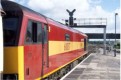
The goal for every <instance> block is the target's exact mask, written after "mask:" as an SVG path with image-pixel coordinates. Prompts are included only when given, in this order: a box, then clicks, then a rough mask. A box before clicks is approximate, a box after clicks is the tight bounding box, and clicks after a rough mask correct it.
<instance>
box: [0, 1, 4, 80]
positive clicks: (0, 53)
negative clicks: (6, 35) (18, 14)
mask: <svg viewBox="0 0 121 80" xmlns="http://www.w3.org/2000/svg"><path fill="white" fill-rule="evenodd" d="M2 10H3V9H2V5H1V0H0V80H1V79H2V72H3V58H4V54H3V25H2V12H3V11H2Z"/></svg>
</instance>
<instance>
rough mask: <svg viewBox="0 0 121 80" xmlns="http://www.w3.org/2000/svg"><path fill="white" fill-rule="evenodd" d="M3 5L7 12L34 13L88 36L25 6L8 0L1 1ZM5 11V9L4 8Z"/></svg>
mask: <svg viewBox="0 0 121 80" xmlns="http://www.w3.org/2000/svg"><path fill="white" fill-rule="evenodd" d="M1 3H2V5H4V7H5V8H6V10H9V9H12V10H17V11H19V14H23V11H27V12H31V13H34V14H36V15H38V16H42V17H44V18H46V19H49V20H52V21H54V22H55V23H56V24H60V25H61V26H63V28H64V27H65V28H69V29H70V30H71V31H73V32H76V33H79V34H82V35H83V36H86V37H87V35H86V34H84V33H82V32H80V31H78V30H75V29H73V28H70V27H68V26H66V25H64V24H62V23H60V22H58V21H55V20H53V19H51V18H48V17H46V16H45V15H43V14H40V13H38V12H36V11H34V10H32V9H29V8H27V7H24V6H22V5H20V4H18V3H15V2H12V1H8V0H1ZM6 6H10V7H6ZM3 9H4V8H3Z"/></svg>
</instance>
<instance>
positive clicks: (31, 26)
mask: <svg viewBox="0 0 121 80" xmlns="http://www.w3.org/2000/svg"><path fill="white" fill-rule="evenodd" d="M40 42H42V26H41V23H39V22H35V21H31V20H30V21H29V22H28V27H27V32H26V38H25V43H28V44H29V43H40Z"/></svg>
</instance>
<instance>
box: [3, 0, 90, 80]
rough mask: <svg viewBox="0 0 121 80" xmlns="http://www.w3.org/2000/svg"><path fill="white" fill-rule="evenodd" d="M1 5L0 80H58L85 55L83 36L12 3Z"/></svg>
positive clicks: (85, 37)
mask: <svg viewBox="0 0 121 80" xmlns="http://www.w3.org/2000/svg"><path fill="white" fill-rule="evenodd" d="M1 4H2V7H3V10H4V11H5V13H6V15H4V16H3V17H2V20H3V36H4V37H3V38H4V62H3V63H4V69H3V79H5V80H6V79H7V80H41V79H45V80H59V79H60V78H61V76H62V75H64V74H66V73H67V72H68V71H69V70H70V69H71V68H72V67H73V66H74V64H75V63H78V62H79V61H80V60H81V57H82V56H84V55H85V54H86V52H87V51H86V48H87V38H88V37H87V35H86V34H84V33H82V32H80V31H77V30H75V29H73V28H71V27H69V26H66V25H63V24H62V23H59V22H57V21H55V20H53V19H50V18H48V17H46V16H44V15H42V14H40V13H37V12H35V11H33V10H31V9H29V8H26V7H24V6H22V5H19V4H17V3H15V2H11V1H7V0H2V1H1Z"/></svg>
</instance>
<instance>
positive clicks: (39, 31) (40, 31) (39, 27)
mask: <svg viewBox="0 0 121 80" xmlns="http://www.w3.org/2000/svg"><path fill="white" fill-rule="evenodd" d="M37 42H38V43H40V42H42V24H41V23H38V25H37Z"/></svg>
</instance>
